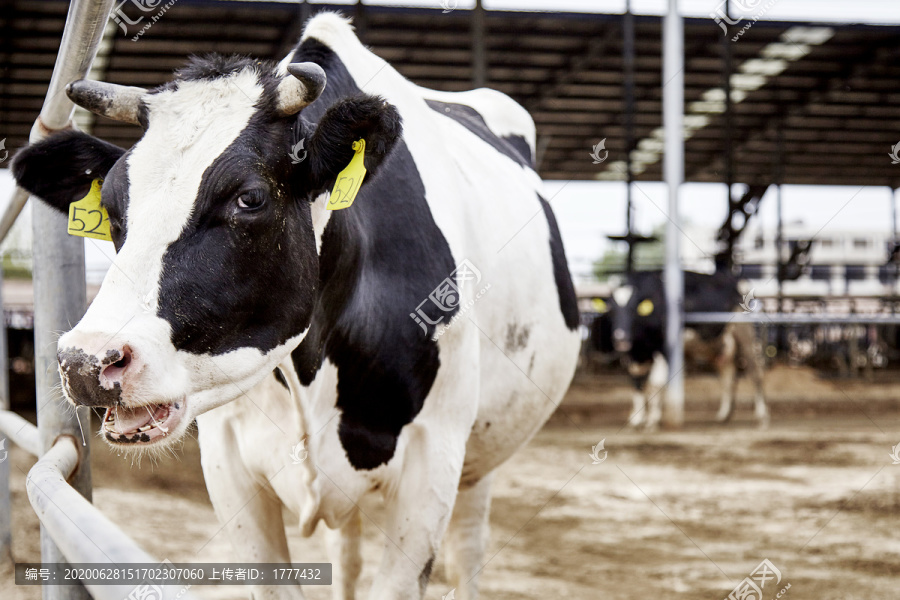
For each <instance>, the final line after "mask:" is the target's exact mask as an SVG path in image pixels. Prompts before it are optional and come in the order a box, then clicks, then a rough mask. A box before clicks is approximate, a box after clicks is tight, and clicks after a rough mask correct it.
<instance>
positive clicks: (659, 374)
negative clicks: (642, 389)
mask: <svg viewBox="0 0 900 600" xmlns="http://www.w3.org/2000/svg"><path fill="white" fill-rule="evenodd" d="M668 382H669V361H667V360H666V357H665V356H663V355H662V353H661V352H657V353H655V354H654V355H653V365H652V366H651V367H650V375H649V376H648V377H647V392H646V396H647V425H646V429H647V430H648V431H656V430H657V429H659V424H660V422H661V421H662V403H663V394H665V393H666V384H667V383H668Z"/></svg>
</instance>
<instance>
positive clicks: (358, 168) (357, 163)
mask: <svg viewBox="0 0 900 600" xmlns="http://www.w3.org/2000/svg"><path fill="white" fill-rule="evenodd" d="M353 150H354V151H355V152H356V153H355V154H354V155H353V158H351V159H350V164H349V165H347V168H345V169H344V170H343V171H341V172H340V173H338V176H337V181H335V182H334V189H333V190H331V197H330V198H329V199H328V204H327V205H326V206H325V208H326V209H328V210H340V209H342V208H348V207H349V206H350V205H351V204H353V201H354V200H355V199H356V193H357V192H359V186H361V185H362V182H363V177H365V176H366V165H365V164H363V158H364V157H365V155H366V140H359V141H358V142H353Z"/></svg>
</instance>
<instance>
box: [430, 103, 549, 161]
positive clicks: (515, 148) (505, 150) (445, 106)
mask: <svg viewBox="0 0 900 600" xmlns="http://www.w3.org/2000/svg"><path fill="white" fill-rule="evenodd" d="M425 102H426V103H427V104H428V106H430V107H431V108H432V109H433V110H435V111H437V112H439V113H441V114H442V115H444V116H447V117H450V118H451V119H453V120H454V121H456V122H457V123H459V124H460V125H462V126H463V127H465V128H466V129H468V130H469V131H471V132H472V133H474V134H475V135H477V136H478V137H480V138H481V139H482V140H484V141H485V142H487V143H488V144H490V145H491V146H493V148H494V149H495V150H497V151H498V152H500V153H501V154H503V155H504V156H508V157H509V158H511V159H513V160H514V161H516V162H517V163H519V164H520V165H522V166H523V167H529V168H533V167H534V164H533V162H532V157H531V148H530V147H529V145H528V142H527V141H525V138H523V137H522V136H520V135H510V136H503V137H500V136H498V135H497V134H495V133H494V132H493V131H491V130H490V128H489V127H488V126H487V123H485V122H484V117H482V116H481V114H479V112H478V111H477V110H475V109H474V108H472V107H471V106H466V105H465V104H455V103H453V102H440V101H438V100H425Z"/></svg>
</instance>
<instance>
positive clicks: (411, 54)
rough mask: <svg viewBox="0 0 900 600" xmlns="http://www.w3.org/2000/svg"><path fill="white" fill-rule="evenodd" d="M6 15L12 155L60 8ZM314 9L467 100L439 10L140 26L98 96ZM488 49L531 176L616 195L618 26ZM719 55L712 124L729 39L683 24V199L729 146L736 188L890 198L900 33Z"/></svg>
mask: <svg viewBox="0 0 900 600" xmlns="http://www.w3.org/2000/svg"><path fill="white" fill-rule="evenodd" d="M127 4H128V5H129V6H130V5H131V4H132V3H127ZM5 6H6V7H7V8H5V9H4V11H3V14H2V15H0V28H2V30H0V54H2V55H3V61H2V69H3V71H2V78H0V137H5V138H6V148H7V149H10V150H15V149H16V148H18V147H20V146H22V145H23V144H24V143H25V141H26V139H27V135H28V132H29V130H30V128H31V124H32V123H33V122H34V119H35V117H36V115H37V113H38V111H39V110H40V106H41V103H42V100H43V96H44V93H45V91H46V89H47V83H48V81H49V78H50V73H51V70H52V67H53V63H54V60H55V58H56V52H57V49H58V46H59V39H60V35H61V33H62V30H63V24H64V21H65V16H66V10H67V7H68V3H67V2H63V1H55V0H50V1H46V2H32V1H28V0H11V1H10V2H6V3H5ZM322 9H332V10H343V11H344V12H346V13H348V14H349V15H350V16H356V18H357V24H358V28H359V30H360V34H361V37H362V39H363V41H364V42H365V43H366V44H368V45H369V46H371V47H372V48H373V50H374V51H375V52H376V53H377V54H379V55H380V56H382V57H383V58H385V59H387V60H388V61H390V62H391V63H392V64H393V65H394V66H395V67H396V68H397V69H398V70H399V71H400V72H401V73H403V74H404V75H406V76H407V77H408V78H410V79H411V80H413V81H415V82H416V83H418V84H421V85H424V86H428V87H432V88H435V89H440V90H450V91H454V90H464V89H468V88H470V87H472V83H471V82H472V79H473V53H476V52H477V50H476V47H475V45H473V38H472V35H471V31H472V15H473V13H472V11H469V10H455V11H453V12H451V13H449V14H442V11H441V10H440V8H437V9H416V8H396V7H381V6H363V7H354V6H349V7H348V6H346V5H343V6H341V5H334V6H329V5H319V4H316V5H312V6H308V5H303V4H284V3H260V2H236V1H227V2H225V1H209V0H179V1H178V2H177V3H176V4H175V5H174V6H173V7H172V8H170V9H169V10H168V11H167V12H166V14H165V15H163V16H162V18H160V19H159V21H158V22H156V23H154V25H153V27H152V28H151V29H150V30H149V31H147V32H146V33H145V34H144V35H143V36H142V37H141V38H140V39H139V40H138V41H136V42H135V41H132V37H133V35H134V34H135V33H136V32H137V30H138V29H139V28H140V26H132V27H130V28H129V34H130V35H129V37H125V36H124V35H122V33H121V32H120V31H118V30H117V31H116V32H115V34H114V35H113V36H112V37H111V38H110V40H111V45H110V46H109V47H108V48H106V49H103V50H102V54H103V55H105V56H106V57H107V58H106V59H105V64H103V61H102V60H101V64H100V65H99V66H100V67H101V68H103V67H105V73H104V75H103V76H104V79H105V80H106V81H111V82H115V83H121V84H127V85H139V86H147V87H150V86H155V85H158V84H160V83H163V82H165V81H166V80H168V79H169V77H170V75H171V71H172V70H173V69H175V68H176V67H178V66H180V65H181V64H183V62H184V60H185V58H186V56H187V55H189V54H192V53H203V52H222V53H241V54H250V55H255V56H259V57H262V58H281V57H282V56H283V55H284V54H285V53H286V52H287V50H288V49H289V48H290V47H291V46H292V45H293V43H294V41H295V40H296V39H297V37H298V36H299V33H300V31H301V29H302V24H303V20H304V18H305V17H306V16H307V15H308V14H309V11H316V10H322ZM304 11H305V12H304ZM661 25H662V21H661V18H660V17H652V16H639V17H636V19H635V30H636V40H637V44H636V48H635V50H636V52H635V62H634V64H635V94H634V97H635V115H634V127H635V145H636V149H635V153H634V154H632V157H633V159H634V160H635V161H636V162H635V172H636V179H637V180H660V179H661V178H662V174H661V160H660V159H661V147H662V146H661V139H662V138H661V135H662V131H661V129H660V128H661V127H662V122H661V119H662V77H661V73H662V58H661V42H662V40H661ZM737 30H738V28H737V27H733V28H732V32H731V33H732V35H734V34H735V33H736V31H737ZM485 31H486V35H485V36H484V42H485V53H486V55H485V58H486V64H487V70H486V79H487V82H488V85H490V86H491V87H494V88H497V89H499V90H501V91H503V92H506V93H507V94H509V95H510V96H512V97H513V98H515V99H516V100H518V101H519V102H520V103H522V104H523V105H524V106H526V107H527V108H528V109H529V110H530V111H531V113H532V115H534V117H535V120H536V122H537V126H538V141H539V144H538V149H539V152H538V155H539V158H540V165H539V170H540V173H541V175H542V176H543V177H544V178H546V179H562V180H569V179H579V180H592V179H619V178H621V177H622V171H623V163H622V162H621V161H622V159H623V158H624V154H625V127H624V114H625V102H624V97H625V92H624V86H623V17H622V15H601V14H585V13H578V14H573V13H534V12H501V11H487V13H486V15H485ZM728 44H730V52H731V54H732V59H731V60H732V65H733V75H732V78H731V84H732V90H733V91H732V98H733V100H734V101H735V102H734V104H733V113H732V116H731V118H727V117H726V116H725V114H724V113H723V109H724V104H723V102H722V97H723V92H722V87H723V82H724V75H723V64H724V58H723V57H724V50H723V49H724V47H725V44H724V43H723V33H722V31H721V29H719V27H718V26H717V25H716V24H715V23H714V22H713V20H712V19H686V21H685V53H686V59H685V109H686V110H685V114H686V116H687V118H686V126H687V134H688V139H687V142H686V148H685V151H686V154H685V157H686V165H685V169H686V179H687V180H688V181H724V180H725V178H726V174H725V165H724V156H725V151H724V148H725V144H726V137H729V136H730V139H731V140H732V142H731V144H732V147H733V157H734V161H733V165H734V167H733V168H734V177H733V180H734V181H735V182H747V183H763V184H765V183H772V182H775V181H777V180H778V179H779V178H780V179H781V180H782V181H783V182H785V183H798V184H833V185H890V186H894V187H897V186H900V164H898V165H894V164H892V160H891V158H890V157H889V156H888V154H889V152H890V151H891V148H892V146H893V145H894V144H895V143H897V142H898V141H900V89H897V87H898V86H897V83H898V81H900V61H898V60H897V59H898V55H900V27H897V26H859V25H854V26H835V25H834V24H828V25H816V24H798V23H794V22H791V23H782V22H767V21H758V22H756V23H754V24H753V26H752V27H751V28H750V29H749V30H747V31H746V32H745V33H744V34H743V35H742V36H741V37H740V39H739V40H738V41H736V42H728ZM726 123H730V124H731V126H730V128H729V127H726ZM94 133H96V134H97V135H99V136H101V137H103V138H105V139H107V140H109V141H112V142H114V143H117V144H120V145H124V146H127V145H129V144H131V143H133V142H134V141H135V139H136V138H137V135H138V133H139V132H138V131H137V130H136V129H135V128H134V127H132V126H128V125H123V124H120V123H114V122H111V121H108V120H106V119H102V118H98V120H97V122H96V124H95V126H94ZM602 139H605V140H606V142H605V148H606V149H607V150H608V151H609V159H608V160H607V161H605V162H603V163H601V164H593V161H592V160H591V157H590V156H589V152H590V151H591V148H592V146H593V145H595V144H597V143H598V142H599V141H600V140H602ZM3 166H8V162H6V163H5V164H4V165H3Z"/></svg>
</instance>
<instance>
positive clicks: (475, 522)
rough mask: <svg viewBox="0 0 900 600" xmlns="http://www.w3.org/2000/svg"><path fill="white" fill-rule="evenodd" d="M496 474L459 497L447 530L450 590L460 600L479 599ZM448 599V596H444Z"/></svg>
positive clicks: (461, 492) (461, 493) (488, 537)
mask: <svg viewBox="0 0 900 600" xmlns="http://www.w3.org/2000/svg"><path fill="white" fill-rule="evenodd" d="M493 478H494V474H493V473H491V474H490V475H487V476H486V477H484V478H482V479H481V481H479V482H478V483H476V484H475V485H473V486H472V487H470V488H466V489H461V490H459V493H458V494H457V495H456V504H455V505H454V507H453V517H452V518H451V519H450V526H449V528H448V530H447V539H446V542H445V544H446V545H445V552H446V557H447V576H448V579H449V580H450V585H449V588H450V589H455V590H456V594H455V597H456V598H457V599H458V600H476V599H477V598H478V575H479V574H480V573H481V568H482V565H481V561H482V559H483V558H484V551H485V549H486V548H487V544H488V541H489V540H490V512H491V482H492V480H493ZM442 595H446V594H442Z"/></svg>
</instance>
